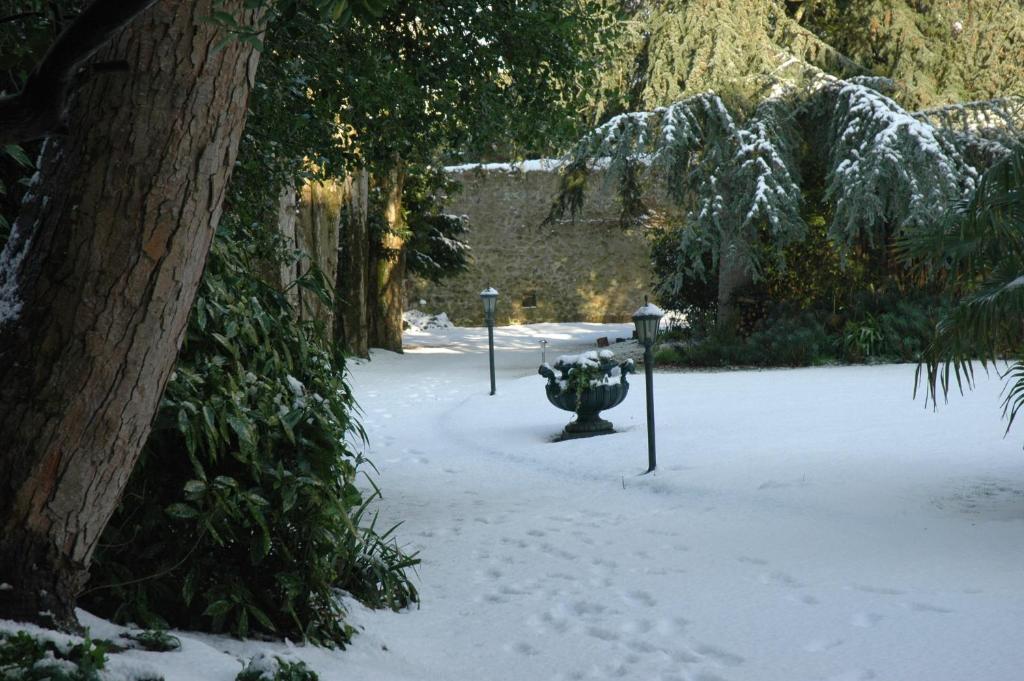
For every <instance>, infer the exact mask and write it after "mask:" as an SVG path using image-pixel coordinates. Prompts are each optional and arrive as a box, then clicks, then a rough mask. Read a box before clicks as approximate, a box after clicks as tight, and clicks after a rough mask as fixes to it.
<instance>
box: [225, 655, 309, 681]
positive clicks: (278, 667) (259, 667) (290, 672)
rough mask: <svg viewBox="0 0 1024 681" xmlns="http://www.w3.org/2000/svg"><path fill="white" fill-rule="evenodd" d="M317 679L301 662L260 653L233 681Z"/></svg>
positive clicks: (303, 680)
mask: <svg viewBox="0 0 1024 681" xmlns="http://www.w3.org/2000/svg"><path fill="white" fill-rule="evenodd" d="M319 678H320V677H319V676H317V673H316V672H314V671H313V670H312V669H310V668H309V667H307V666H306V663H305V662H303V661H302V660H289V659H286V658H284V657H281V656H279V655H267V654H265V653H260V654H259V655H256V656H255V657H253V658H252V659H250V660H249V662H248V663H247V664H246V665H245V668H244V669H243V670H242V671H240V672H238V676H236V677H235V681H318V680H319Z"/></svg>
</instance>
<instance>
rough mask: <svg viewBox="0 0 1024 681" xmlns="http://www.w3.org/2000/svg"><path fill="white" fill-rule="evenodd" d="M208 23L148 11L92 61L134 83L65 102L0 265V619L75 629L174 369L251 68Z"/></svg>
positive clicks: (194, 7) (90, 90) (93, 88)
mask: <svg viewBox="0 0 1024 681" xmlns="http://www.w3.org/2000/svg"><path fill="white" fill-rule="evenodd" d="M244 5H245V3H244V2H243V0H226V1H225V2H224V3H223V4H222V5H220V6H218V7H217V9H220V10H225V11H228V12H231V13H232V14H233V15H235V16H236V17H238V18H239V21H240V23H242V24H243V25H244V26H251V25H253V24H254V23H255V22H256V21H257V16H256V14H255V13H254V12H253V11H251V10H245V9H243V7H244ZM212 11H213V8H212V7H211V0H196V1H194V2H177V1H175V0H162V1H161V2H159V3H158V4H157V5H156V6H154V7H153V8H152V9H150V10H149V11H147V12H146V13H144V14H143V15H141V16H139V17H138V18H137V19H136V20H135V21H134V22H133V23H132V24H131V25H130V26H129V27H128V28H127V29H125V30H124V31H122V32H121V33H120V34H118V35H117V36H115V37H114V39H113V40H112V42H111V43H110V44H109V45H108V46H107V47H105V48H103V49H102V50H101V51H100V53H98V54H97V57H96V58H97V59H103V60H125V61H127V62H128V63H129V64H130V65H131V73H130V74H125V75H122V76H105V77H102V78H99V79H97V80H96V81H94V82H93V83H91V84H89V85H88V86H86V87H85V88H84V89H83V90H82V91H81V92H80V93H79V95H78V98H77V100H76V101H75V102H74V103H73V104H72V106H71V110H70V116H69V127H70V130H69V131H68V136H67V138H66V139H60V140H57V139H51V140H50V141H49V142H48V143H47V144H46V147H45V150H44V152H43V154H42V155H41V173H40V176H39V177H40V178H41V179H40V181H39V182H37V183H36V184H35V185H34V186H33V187H32V190H31V194H30V197H29V198H27V199H26V203H25V204H24V206H23V207H22V211H21V214H20V215H19V217H18V220H17V222H16V223H15V226H14V229H13V233H12V237H11V239H10V241H9V243H8V244H7V248H6V250H5V251H4V253H3V255H0V443H2V444H0V583H3V584H4V585H5V586H4V587H3V588H2V589H0V618H8V619H14V620H20V621H32V622H37V623H40V624H44V625H48V626H54V625H56V626H59V627H64V628H73V627H74V626H75V624H76V622H75V615H74V609H73V608H74V603H75V599H76V597H77V595H78V593H79V591H80V589H81V587H82V585H83V584H84V582H85V580H86V578H87V569H88V565H89V562H90V560H91V557H92V554H93V550H94V549H95V547H96V542H97V540H98V539H99V537H100V534H101V533H102V531H103V528H104V526H105V525H106V523H107V521H108V520H109V518H110V515H111V513H112V512H113V511H114V508H115V507H116V505H117V504H118V501H119V499H120V496H121V493H122V490H123V488H124V485H125V483H126V482H127V480H128V476H129V474H130V473H131V471H132V468H133V466H134V464H135V461H136V458H137V456H138V454H139V451H140V449H141V447H142V445H143V443H144V442H145V440H146V437H147V435H148V434H149V431H150V425H151V421H152V419H153V415H154V413H155V412H156V409H157V405H158V402H159V400H160V395H161V393H162V392H163V390H164V386H165V384H166V382H167V379H168V377H169V375H170V373H171V370H172V368H173V365H174V360H175V357H176V355H177V351H178V347H179V345H180V343H181V340H182V337H183V335H184V331H185V324H186V320H187V318H188V315H189V309H190V307H191V305H192V301H193V299H194V297H195V293H196V290H197V287H198V285H199V279H200V276H201V274H202V270H203V266H204V264H205V260H206V255H207V252H208V250H209V247H210V241H211V239H212V237H213V233H214V229H215V227H216V225H217V223H218V221H219V219H220V213H221V205H222V201H223V198H224V192H225V187H226V185H227V182H228V178H229V176H230V173H231V168H232V166H233V164H234V159H235V155H236V152H237V149H238V141H239V138H240V136H241V132H242V127H243V124H244V120H245V112H246V104H247V98H248V95H249V91H250V88H251V86H252V80H253V78H254V76H255V69H256V64H257V59H258V55H257V53H256V52H254V51H253V49H252V47H251V46H249V45H247V44H245V43H242V42H240V41H233V42H231V43H229V44H228V45H227V46H225V47H223V48H221V49H217V46H218V43H219V42H220V40H221V39H222V38H223V37H224V34H223V32H222V31H221V30H219V29H217V28H215V27H214V26H213V25H212V24H211V23H210V22H209V21H208V20H207V17H209V16H210V15H211V13H212ZM4 319H6V321H4Z"/></svg>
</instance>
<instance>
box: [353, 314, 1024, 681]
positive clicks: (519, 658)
mask: <svg viewBox="0 0 1024 681" xmlns="http://www.w3.org/2000/svg"><path fill="white" fill-rule="evenodd" d="M556 330H563V331H564V330H565V327H560V328H556V327H549V328H543V327H542V328H537V327H529V328H525V329H524V328H511V329H504V330H503V329H499V336H498V346H499V350H498V367H499V372H498V381H499V384H498V394H497V395H495V396H493V397H490V396H488V395H487V390H488V385H487V372H486V354H484V353H483V352H482V347H483V345H484V344H485V342H486V340H485V339H486V337H485V335H484V334H483V333H481V332H477V333H475V334H474V333H473V332H472V331H470V330H455V331H454V332H450V335H451V338H445V337H444V335H443V334H444V332H436V334H437V335H433V336H426V337H423V338H418V339H417V338H409V339H408V340H409V341H410V342H411V343H412V344H417V343H418V344H420V345H421V347H419V348H415V349H412V350H410V351H409V352H408V353H407V354H406V355H405V356H398V355H391V354H389V353H376V354H375V355H374V359H373V361H372V362H370V363H368V364H365V365H362V366H357V367H355V368H354V369H353V375H354V385H355V389H356V394H357V395H358V396H359V399H360V402H361V403H362V406H363V408H364V410H365V413H366V417H365V420H364V424H365V425H366V427H367V430H368V432H369V434H370V438H371V442H372V448H371V449H370V451H369V455H370V457H371V459H372V460H374V462H375V463H376V464H377V466H378V467H379V468H380V472H381V476H380V477H381V480H382V484H383V488H384V490H385V500H384V503H383V508H384V509H385V512H386V514H387V516H388V517H389V518H395V519H404V520H405V525H404V526H403V528H401V529H400V537H401V538H402V539H403V540H404V541H406V542H408V543H409V544H410V546H412V547H414V548H417V549H420V550H421V551H422V554H421V555H422V558H423V561H424V562H423V565H422V567H421V569H420V577H421V586H422V593H423V597H424V604H423V607H422V609H420V610H418V611H414V612H412V613H403V614H399V615H394V614H388V613H384V614H380V613H375V614H367V615H365V616H364V617H363V618H362V619H363V623H364V624H365V625H366V626H367V629H368V634H367V635H365V636H364V637H363V640H361V641H358V642H357V644H356V646H355V647H354V648H353V649H352V651H351V652H350V654H349V655H347V657H348V658H349V662H350V663H352V664H355V665H358V666H359V668H360V673H361V674H363V678H380V679H390V678H410V679H413V678H419V679H426V678H430V679H438V680H447V679H451V680H461V679H467V680H468V679H488V680H493V681H497V680H500V679H508V680H520V679H604V678H624V679H659V680H664V681H672V680H676V679H680V680H681V679H686V680H693V681H716V680H719V679H729V680H733V681H737V680H743V679H746V680H749V681H773V680H776V679H777V680H779V681H800V680H802V679H807V680H812V679H830V680H831V679H834V680H837V681H838V680H844V681H845V680H847V679H849V680H859V679H892V680H894V681H912V680H915V679H921V680H922V681H924V680H928V681H941V680H943V679H946V680H949V681H965V680H974V681H985V680H991V681H997V680H999V681H1003V680H1006V679H1012V678H1020V677H1021V671H1020V670H1021V667H1022V664H1024V635H1022V634H1021V630H1020V626H1019V624H1020V622H1021V621H1022V617H1024V455H1022V452H1021V448H1020V444H1019V438H1020V437H1021V435H1020V432H1019V431H1018V432H1017V433H1015V434H1014V435H1013V436H1011V437H1010V438H1008V439H1006V440H1003V439H1001V437H1000V436H1001V434H1002V429H1003V425H1002V424H1001V422H1000V420H999V412H998V409H997V405H998V392H999V386H998V383H997V382H995V381H992V382H988V383H986V384H985V385H983V386H982V387H981V388H980V389H979V390H977V391H976V392H975V393H972V394H970V395H969V396H968V397H967V398H963V399H961V398H957V399H955V400H953V402H952V404H950V405H949V406H945V407H943V408H942V409H940V410H939V411H938V412H937V413H935V412H932V411H931V410H925V409H924V408H923V404H922V403H921V401H920V400H919V401H917V402H914V401H912V400H911V391H912V379H913V372H914V369H913V367H911V366H883V367H853V368H823V369H805V370H793V371H765V372H734V373H683V374H678V373H677V374H658V375H657V376H656V399H657V407H658V408H657V418H658V425H659V428H658V436H659V462H660V467H659V471H658V473H657V475H656V476H654V477H643V478H641V477H637V475H636V474H637V473H639V472H641V471H643V470H644V467H645V463H646V449H645V446H646V442H645V431H644V427H643V424H644V420H643V419H644V411H643V409H644V405H643V392H642V386H643V380H642V377H638V378H636V379H634V381H633V385H634V389H633V391H632V393H631V395H630V396H629V397H628V398H627V400H626V402H625V403H624V404H623V405H622V406H620V407H618V408H616V409H615V410H613V411H610V412H608V413H607V415H606V416H607V417H608V418H610V419H611V420H612V421H614V422H615V423H616V426H617V427H618V428H619V429H620V430H622V431H623V432H621V433H619V434H616V435H612V436H606V437H602V438H596V439H591V440H582V441H572V442H564V443H551V442H549V441H548V439H549V438H550V436H552V435H554V434H556V433H557V432H558V431H559V429H560V428H561V426H562V425H563V424H564V423H565V422H566V421H567V420H568V419H567V418H566V416H567V415H566V414H564V413H563V412H559V411H557V410H556V409H554V408H553V407H551V406H550V405H549V404H548V403H547V401H546V400H545V399H544V397H543V381H542V379H541V378H539V377H537V376H536V375H535V373H534V372H535V370H536V365H537V364H538V361H539V350H538V346H537V344H536V341H535V339H534V338H531V334H536V335H540V336H545V337H549V338H550V337H552V336H553V335H554V332H555V331H556ZM625 330H627V327H615V328H608V327H593V328H588V327H586V326H585V325H578V326H576V327H575V330H574V332H573V334H572V336H573V337H572V338H569V339H565V340H563V341H561V342H564V343H566V344H570V343H572V342H574V341H579V340H581V339H582V340H588V339H592V338H593V337H596V336H599V335H608V336H613V337H614V336H615V335H625V333H624V331H625ZM545 334H546V335H545ZM553 345H554V343H553ZM558 352H559V350H558V349H557V348H556V349H554V350H553V351H552V350H549V356H551V355H552V354H558ZM378 642H380V643H383V644H384V645H386V646H387V648H388V652H387V653H382V652H381V651H379V649H376V648H375V644H376V643H378ZM364 663H365V666H363V664H364ZM342 676H345V675H341V676H339V677H338V678H342Z"/></svg>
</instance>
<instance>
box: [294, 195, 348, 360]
mask: <svg viewBox="0 0 1024 681" xmlns="http://www.w3.org/2000/svg"><path fill="white" fill-rule="evenodd" d="M348 189H349V187H348V182H342V181H337V180H326V181H323V182H319V181H318V182H306V183H305V184H304V185H303V186H302V189H301V190H300V191H299V215H298V223H297V229H296V231H295V245H296V248H298V250H300V251H302V253H303V254H304V257H303V258H302V259H301V260H299V263H298V266H299V276H300V277H301V276H304V275H306V274H308V273H309V271H310V269H311V268H313V267H316V268H317V269H319V270H320V272H321V273H322V274H323V276H324V281H325V284H326V287H327V288H332V287H333V286H334V282H335V281H336V280H337V277H338V230H339V227H340V226H341V212H342V205H343V204H344V202H345V201H346V199H347V196H348ZM298 293H299V318H300V319H306V320H310V321H318V322H321V323H323V327H324V334H325V336H326V338H327V339H328V340H333V338H334V306H333V305H328V304H326V303H325V302H324V301H323V300H322V299H321V297H319V296H317V295H316V294H315V293H314V292H313V291H310V290H307V289H299V291H298Z"/></svg>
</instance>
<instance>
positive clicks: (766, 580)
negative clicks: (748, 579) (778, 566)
mask: <svg viewBox="0 0 1024 681" xmlns="http://www.w3.org/2000/svg"><path fill="white" fill-rule="evenodd" d="M758 579H759V580H760V581H761V583H762V584H778V585H781V586H786V587H789V588H791V589H800V588H802V587H804V586H807V585H806V584H804V583H803V582H801V581H800V580H798V579H796V578H795V577H793V576H792V575H788V574H786V573H785V572H781V571H779V570H776V571H775V572H771V573H768V574H766V575H761V576H760V577H759V578H758Z"/></svg>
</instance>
